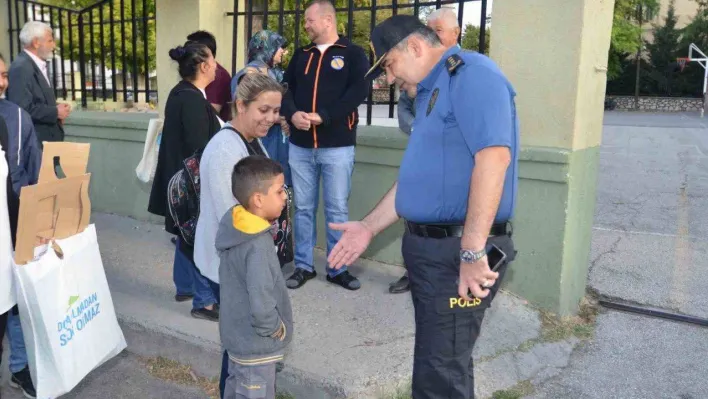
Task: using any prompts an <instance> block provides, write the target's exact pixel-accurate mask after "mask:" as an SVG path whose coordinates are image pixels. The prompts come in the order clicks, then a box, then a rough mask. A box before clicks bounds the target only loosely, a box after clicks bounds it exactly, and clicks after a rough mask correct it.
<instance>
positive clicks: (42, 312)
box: [13, 224, 126, 399]
mask: <svg viewBox="0 0 708 399" xmlns="http://www.w3.org/2000/svg"><path fill="white" fill-rule="evenodd" d="M35 255H36V256H35V258H34V259H33V260H32V261H30V262H28V263H27V264H25V265H17V264H14V266H13V270H14V274H15V278H16V285H17V300H18V308H19V310H20V320H21V323H22V330H23V333H24V338H25V345H26V347H27V355H28V358H29V366H30V372H31V374H32V377H33V380H34V382H35V385H36V389H37V398H39V399H47V398H56V397H58V396H60V395H62V394H64V393H67V392H69V391H71V390H72V389H73V388H74V387H76V385H77V384H78V383H79V382H81V380H82V379H83V378H84V377H86V375H87V374H88V373H89V372H91V371H92V370H94V369H95V368H97V367H98V366H100V365H101V364H103V363H105V362H106V361H107V360H109V359H111V358H113V357H114V356H116V355H118V354H119V353H120V352H121V351H122V350H123V349H125V347H126V342H125V338H124V336H123V332H122V331H121V329H120V326H119V325H118V321H117V319H116V314H115V310H114V308H113V300H112V298H111V293H110V290H109V289H108V282H107V281H106V275H105V272H104V270H103V263H102V261H101V254H100V252H99V248H98V242H97V240H96V228H95V226H94V225H93V224H91V225H88V227H87V228H86V229H85V230H84V231H83V232H81V233H79V234H76V235H73V236H71V237H69V238H66V239H63V240H56V242H54V243H52V244H49V245H44V246H40V247H38V248H36V251H35Z"/></svg>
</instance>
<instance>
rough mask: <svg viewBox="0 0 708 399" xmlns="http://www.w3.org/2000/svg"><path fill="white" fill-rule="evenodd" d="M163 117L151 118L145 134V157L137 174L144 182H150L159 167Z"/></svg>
mask: <svg viewBox="0 0 708 399" xmlns="http://www.w3.org/2000/svg"><path fill="white" fill-rule="evenodd" d="M162 123H163V121H162V119H150V123H149V124H148V130H147V135H146V136H145V146H144V147H143V158H142V159H141V160H140V163H139V164H138V167H137V168H135V174H136V175H137V176H138V179H140V181H142V182H143V183H149V182H151V181H152V179H153V178H154V177H155V169H156V168H157V154H158V151H159V149H160V138H161V136H162Z"/></svg>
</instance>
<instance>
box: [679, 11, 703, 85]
mask: <svg viewBox="0 0 708 399" xmlns="http://www.w3.org/2000/svg"><path fill="white" fill-rule="evenodd" d="M696 3H697V4H698V10H697V11H696V15H695V16H694V17H693V19H692V20H691V22H690V23H689V24H688V25H686V27H685V28H683V31H682V36H681V40H680V46H679V52H678V56H680V57H687V56H688V49H689V46H690V45H691V43H693V44H695V45H696V46H697V47H698V48H699V49H701V50H702V51H703V52H704V53H708V0H696ZM693 56H694V57H701V55H700V54H696V53H695V52H694V54H693ZM703 77H704V69H703V67H702V66H701V65H699V64H698V63H697V62H688V63H687V64H686V68H685V69H684V70H683V72H681V74H680V75H679V77H678V78H677V79H676V83H675V85H676V86H677V90H679V91H680V92H681V93H684V94H687V95H691V96H696V97H700V96H702V94H703V85H702V82H703Z"/></svg>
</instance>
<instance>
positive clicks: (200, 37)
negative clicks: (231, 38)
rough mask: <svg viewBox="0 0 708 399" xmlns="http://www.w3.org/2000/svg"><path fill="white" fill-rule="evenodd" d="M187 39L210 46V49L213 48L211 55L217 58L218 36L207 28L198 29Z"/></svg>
mask: <svg viewBox="0 0 708 399" xmlns="http://www.w3.org/2000/svg"><path fill="white" fill-rule="evenodd" d="M187 40H189V41H191V42H197V43H201V44H203V45H205V46H207V47H209V50H211V55H213V56H214V58H216V38H215V37H214V35H212V34H211V33H209V32H207V31H205V30H198V31H196V32H194V33H192V34H190V35H189V36H187Z"/></svg>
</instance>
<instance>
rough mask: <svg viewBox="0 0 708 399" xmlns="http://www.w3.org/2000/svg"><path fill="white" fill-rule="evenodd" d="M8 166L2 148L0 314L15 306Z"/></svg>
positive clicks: (0, 183) (0, 164)
mask: <svg viewBox="0 0 708 399" xmlns="http://www.w3.org/2000/svg"><path fill="white" fill-rule="evenodd" d="M7 174H8V166H7V162H5V153H4V152H3V151H2V150H0V314H3V313H5V312H7V311H8V310H9V309H10V308H12V307H13V306H15V302H16V301H15V288H14V281H13V278H12V238H11V237H10V217H9V215H8V209H7V190H5V183H6V181H7Z"/></svg>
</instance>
